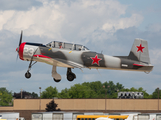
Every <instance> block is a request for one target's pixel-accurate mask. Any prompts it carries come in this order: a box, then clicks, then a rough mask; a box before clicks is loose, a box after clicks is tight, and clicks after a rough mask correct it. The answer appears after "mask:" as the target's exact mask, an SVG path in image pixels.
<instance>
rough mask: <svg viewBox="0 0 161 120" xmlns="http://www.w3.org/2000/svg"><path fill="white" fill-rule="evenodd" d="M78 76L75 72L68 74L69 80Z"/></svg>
mask: <svg viewBox="0 0 161 120" xmlns="http://www.w3.org/2000/svg"><path fill="white" fill-rule="evenodd" d="M75 78H76V76H75V74H74V73H69V74H68V75H67V79H68V81H70V82H71V81H73V80H74V79H75Z"/></svg>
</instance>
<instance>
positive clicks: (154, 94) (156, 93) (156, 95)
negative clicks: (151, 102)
mask: <svg viewBox="0 0 161 120" xmlns="http://www.w3.org/2000/svg"><path fill="white" fill-rule="evenodd" d="M158 90H159V98H161V90H160V89H158V88H156V89H155V91H154V92H153V93H152V98H153V99H157V98H158Z"/></svg>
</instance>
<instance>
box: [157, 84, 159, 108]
mask: <svg viewBox="0 0 161 120" xmlns="http://www.w3.org/2000/svg"><path fill="white" fill-rule="evenodd" d="M157 89H158V111H159V87H158V88H157Z"/></svg>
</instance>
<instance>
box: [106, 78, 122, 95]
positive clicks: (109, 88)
mask: <svg viewBox="0 0 161 120" xmlns="http://www.w3.org/2000/svg"><path fill="white" fill-rule="evenodd" d="M103 86H104V93H106V92H107V98H117V93H118V92H119V91H121V90H122V89H124V86H123V85H122V84H119V83H117V84H116V85H115V84H114V83H113V81H109V82H107V81H106V82H105V83H103Z"/></svg>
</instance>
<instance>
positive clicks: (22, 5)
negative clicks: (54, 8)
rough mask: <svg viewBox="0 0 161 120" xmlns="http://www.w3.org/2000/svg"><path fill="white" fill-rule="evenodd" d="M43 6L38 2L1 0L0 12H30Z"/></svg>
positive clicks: (31, 0) (32, 0)
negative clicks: (33, 8) (31, 9)
mask: <svg viewBox="0 0 161 120" xmlns="http://www.w3.org/2000/svg"><path fill="white" fill-rule="evenodd" d="M41 5H42V3H41V2H39V1H37V0H1V1H0V10H2V11H4V10H28V9H30V8H31V7H33V6H34V7H36V6H41Z"/></svg>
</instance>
